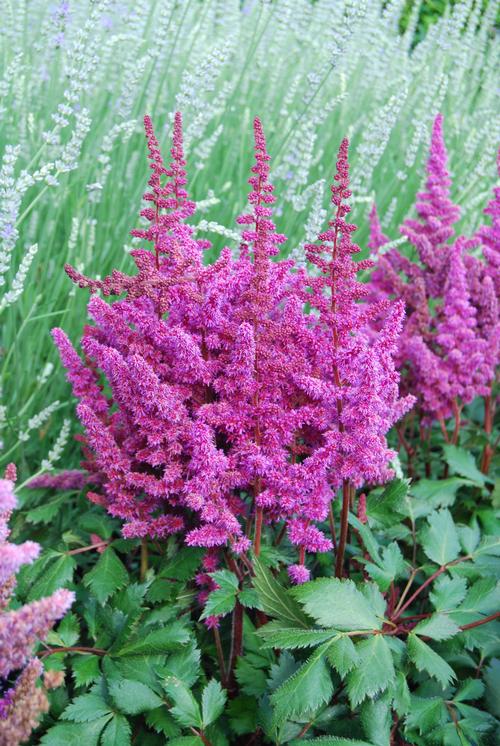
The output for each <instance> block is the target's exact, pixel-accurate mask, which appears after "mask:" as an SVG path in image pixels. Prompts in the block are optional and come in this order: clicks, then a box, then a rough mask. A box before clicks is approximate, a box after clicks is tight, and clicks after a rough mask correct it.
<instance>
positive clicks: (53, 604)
mask: <svg viewBox="0 0 500 746" xmlns="http://www.w3.org/2000/svg"><path fill="white" fill-rule="evenodd" d="M8 475H9V476H11V475H12V469H11V470H10V471H9V472H8ZM15 507H16V499H15V496H14V483H13V481H12V480H11V479H0V688H1V692H2V693H1V696H0V743H1V744H4V745H5V746H17V744H19V743H21V742H24V741H25V740H26V739H27V738H28V737H29V734H30V733H31V731H32V729H33V728H34V727H35V726H36V724H37V721H38V718H39V716H40V714H41V713H42V712H45V711H46V710H47V709H48V702H47V698H46V696H45V694H44V692H43V690H42V689H40V688H37V680H38V678H39V676H40V674H41V673H42V670H43V668H42V665H41V663H40V662H39V661H38V660H37V659H36V658H34V657H33V647H34V645H35V644H36V643H37V642H38V641H39V640H40V639H44V638H45V637H46V635H47V633H48V632H49V631H50V630H51V628H52V627H53V625H54V623H55V622H56V621H57V620H58V619H60V618H61V617H62V616H64V614H65V613H66V611H67V610H68V609H69V607H70V606H71V604H72V603H73V599H74V594H73V593H71V592H70V591H67V590H64V589H61V590H59V591H56V592H55V593H54V594H52V596H48V597H47V598H42V599H40V600H39V601H32V602H31V603H29V604H25V605H24V606H21V607H19V608H16V609H14V610H9V609H8V605H9V602H10V599H11V596H12V593H13V591H14V588H15V575H16V573H17V571H18V570H19V568H20V567H21V566H22V565H24V564H27V563H30V562H33V560H35V559H36V558H37V556H38V554H39V551H40V547H39V546H38V544H35V543H34V542H32V541H26V542H24V544H11V543H10V542H9V541H8V536H9V528H8V523H7V522H8V520H9V517H10V514H11V512H12V510H13V509H14V508H15Z"/></svg>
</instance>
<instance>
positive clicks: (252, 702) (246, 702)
mask: <svg viewBox="0 0 500 746" xmlns="http://www.w3.org/2000/svg"><path fill="white" fill-rule="evenodd" d="M226 713H227V716H228V718H229V723H230V726H231V730H232V731H233V732H234V733H236V735H238V736H242V735H244V734H245V733H254V732H255V730H256V728H257V701H256V699H255V697H245V696H241V695H240V696H238V697H235V699H231V700H229V703H228V706H227V709H226Z"/></svg>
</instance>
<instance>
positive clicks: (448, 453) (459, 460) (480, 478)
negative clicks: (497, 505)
mask: <svg viewBox="0 0 500 746" xmlns="http://www.w3.org/2000/svg"><path fill="white" fill-rule="evenodd" d="M443 451H444V455H445V459H446V462H447V463H448V465H449V466H450V468H451V469H452V470H453V471H454V472H456V473H457V474H460V476H461V477H466V478H467V479H470V481H471V482H474V484H477V485H478V486H483V485H484V484H485V482H486V481H491V480H488V478H487V477H485V475H484V474H483V473H482V472H480V471H479V469H478V468H477V466H476V462H475V460H474V456H473V455H472V453H470V451H466V450H465V449H464V448H459V447H458V446H454V445H452V444H451V443H446V444H445V445H444V446H443Z"/></svg>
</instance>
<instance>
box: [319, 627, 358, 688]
mask: <svg viewBox="0 0 500 746" xmlns="http://www.w3.org/2000/svg"><path fill="white" fill-rule="evenodd" d="M326 657H327V658H328V661H329V662H330V664H331V665H332V666H333V667H334V668H335V670H336V671H337V672H338V674H339V676H340V677H341V678H343V679H344V678H345V677H346V676H347V674H348V673H349V671H352V669H353V668H354V667H355V666H356V665H358V663H359V655H358V652H357V650H356V646H355V645H354V643H353V641H352V640H351V638H350V637H348V636H347V635H342V636H341V637H339V638H338V639H337V640H333V642H332V644H331V645H330V647H329V648H328V652H327V654H326Z"/></svg>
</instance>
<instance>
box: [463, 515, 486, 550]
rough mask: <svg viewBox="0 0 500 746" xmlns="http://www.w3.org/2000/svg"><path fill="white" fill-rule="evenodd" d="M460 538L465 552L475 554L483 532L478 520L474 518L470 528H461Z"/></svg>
mask: <svg viewBox="0 0 500 746" xmlns="http://www.w3.org/2000/svg"><path fill="white" fill-rule="evenodd" d="M458 536H459V539H460V544H461V545H462V549H463V550H464V552H465V553H466V554H473V552H474V550H475V549H477V546H478V544H479V540H480V539H481V531H480V529H479V523H478V522H477V520H476V519H475V518H473V519H472V521H471V523H470V525H469V526H459V527H458Z"/></svg>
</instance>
